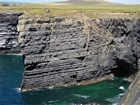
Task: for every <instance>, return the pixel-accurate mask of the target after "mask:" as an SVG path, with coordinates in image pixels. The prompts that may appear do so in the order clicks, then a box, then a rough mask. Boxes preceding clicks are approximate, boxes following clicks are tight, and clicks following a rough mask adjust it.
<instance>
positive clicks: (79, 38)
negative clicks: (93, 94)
mask: <svg viewBox="0 0 140 105" xmlns="http://www.w3.org/2000/svg"><path fill="white" fill-rule="evenodd" d="M20 15H21V16H20ZM19 16H20V17H19ZM0 17H1V18H2V19H1V21H0V25H1V27H2V28H1V30H0V36H1V38H0V53H1V54H5V53H18V52H21V53H22V55H23V61H24V67H25V70H24V74H23V79H22V84H21V90H22V91H23V90H28V89H29V90H30V89H34V88H44V87H49V86H62V85H63V86H65V85H67V84H72V83H75V84H79V83H82V82H83V83H84V84H85V83H88V81H90V80H93V81H96V80H101V78H106V77H109V75H112V74H113V75H115V76H122V77H130V76H132V75H135V74H136V73H137V72H138V71H139V69H138V67H139V66H138V65H139V63H138V61H139V59H140V49H139V46H140V18H132V19H131V18H124V19H121V18H119V19H118V18H98V19H90V18H88V17H87V16H84V15H82V16H81V15H77V16H72V17H45V18H40V17H38V18H34V17H24V16H23V15H22V14H21V13H18V14H15V13H13V14H1V15H0ZM84 81H86V82H84Z"/></svg>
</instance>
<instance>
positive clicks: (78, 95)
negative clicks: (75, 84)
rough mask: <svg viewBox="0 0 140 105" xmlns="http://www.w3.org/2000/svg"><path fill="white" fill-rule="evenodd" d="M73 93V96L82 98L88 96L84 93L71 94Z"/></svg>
mask: <svg viewBox="0 0 140 105" xmlns="http://www.w3.org/2000/svg"><path fill="white" fill-rule="evenodd" d="M73 95H74V96H77V97H81V98H84V99H87V98H89V96H86V95H81V94H73Z"/></svg>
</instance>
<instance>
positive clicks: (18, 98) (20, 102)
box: [0, 55, 130, 105]
mask: <svg viewBox="0 0 140 105" xmlns="http://www.w3.org/2000/svg"><path fill="white" fill-rule="evenodd" d="M22 73H23V63H22V58H21V56H19V55H6V56H4V55H1V56H0V105H75V104H78V105H79V104H82V105H84V104H93V105H97V104H98V105H117V103H118V102H119V100H120V99H121V97H122V96H123V95H124V92H125V91H126V89H127V88H128V86H129V85H130V83H129V82H128V81H125V80H124V79H123V78H118V77H115V78H114V79H112V80H107V81H104V82H100V83H96V84H92V85H87V86H73V87H59V88H54V89H40V90H35V91H28V92H22V93H21V92H20V91H19V87H20V83H21V79H22Z"/></svg>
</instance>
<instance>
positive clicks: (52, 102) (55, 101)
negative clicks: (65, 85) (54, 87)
mask: <svg viewBox="0 0 140 105" xmlns="http://www.w3.org/2000/svg"><path fill="white" fill-rule="evenodd" d="M58 101H59V100H54V101H48V103H54V102H58Z"/></svg>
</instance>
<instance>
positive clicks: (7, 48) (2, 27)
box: [0, 13, 22, 54]
mask: <svg viewBox="0 0 140 105" xmlns="http://www.w3.org/2000/svg"><path fill="white" fill-rule="evenodd" d="M21 14H22V13H9V14H8V13H0V53H1V54H5V53H19V52H20V47H19V44H18V31H17V24H18V16H20V15H21Z"/></svg>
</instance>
